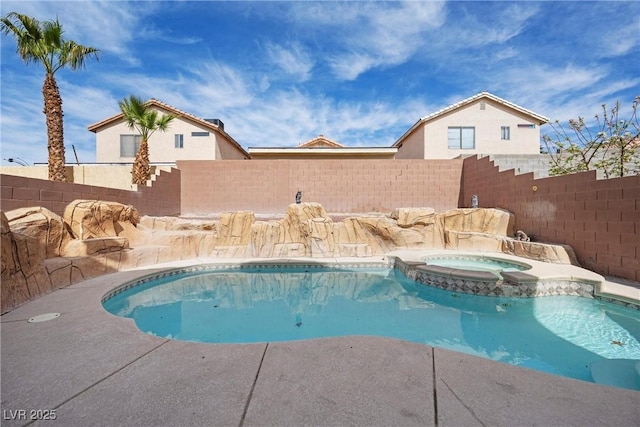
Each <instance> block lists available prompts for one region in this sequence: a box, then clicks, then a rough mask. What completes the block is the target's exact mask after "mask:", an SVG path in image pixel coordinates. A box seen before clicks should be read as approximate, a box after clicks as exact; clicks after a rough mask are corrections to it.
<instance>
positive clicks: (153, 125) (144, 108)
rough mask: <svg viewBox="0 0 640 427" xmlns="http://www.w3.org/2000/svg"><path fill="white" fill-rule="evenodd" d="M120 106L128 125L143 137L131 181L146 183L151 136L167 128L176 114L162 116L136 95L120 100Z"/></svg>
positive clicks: (140, 183)
mask: <svg viewBox="0 0 640 427" xmlns="http://www.w3.org/2000/svg"><path fill="white" fill-rule="evenodd" d="M118 106H119V107H120V110H121V111H122V114H123V115H124V119H125V121H126V122H127V126H129V128H131V129H135V130H137V131H138V132H139V133H140V136H141V137H142V140H141V141H140V148H139V149H138V152H137V153H136V159H135V161H134V162H133V169H132V170H131V182H132V183H134V184H138V185H146V183H147V181H148V180H149V178H150V177H151V169H150V168H149V138H150V137H151V135H152V134H153V133H154V132H155V131H157V130H159V131H161V132H164V131H165V130H167V128H168V127H169V124H171V122H172V121H173V119H175V116H173V115H171V114H164V115H162V116H160V115H159V114H158V111H157V110H152V109H150V108H149V107H148V105H147V104H146V103H145V102H144V101H143V100H142V99H141V98H137V97H136V96H134V95H131V96H129V99H127V98H124V99H122V101H119V102H118Z"/></svg>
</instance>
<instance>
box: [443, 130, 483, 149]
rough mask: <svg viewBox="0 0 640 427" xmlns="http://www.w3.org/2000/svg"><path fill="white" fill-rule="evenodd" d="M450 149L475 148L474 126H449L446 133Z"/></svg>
mask: <svg viewBox="0 0 640 427" xmlns="http://www.w3.org/2000/svg"><path fill="white" fill-rule="evenodd" d="M447 145H448V147H449V149H450V150H467V149H473V148H476V128H474V127H450V128H449V130H448V135H447Z"/></svg>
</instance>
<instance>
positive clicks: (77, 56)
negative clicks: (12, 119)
mask: <svg viewBox="0 0 640 427" xmlns="http://www.w3.org/2000/svg"><path fill="white" fill-rule="evenodd" d="M0 30H1V31H2V32H3V33H4V34H5V35H9V34H12V35H13V36H14V37H15V39H16V42H17V45H18V46H17V52H18V54H19V55H20V58H22V60H23V61H24V62H25V63H26V64H27V65H28V64H29V63H31V62H34V63H41V64H42V65H43V66H44V69H45V71H46V75H45V79H44V85H43V86H42V95H43V96H44V111H43V112H44V114H45V117H46V123H47V147H48V149H49V179H50V180H52V181H66V180H67V178H66V173H65V158H64V133H63V119H62V117H63V114H62V98H61V97H60V90H59V89H58V84H57V83H56V79H55V77H54V74H55V73H56V71H58V70H59V69H61V68H64V67H65V66H67V65H68V66H69V68H71V69H72V70H76V69H78V68H83V67H84V62H85V59H86V58H90V57H94V58H95V59H96V60H98V52H99V51H98V49H95V48H93V47H85V46H82V45H79V44H77V43H76V42H74V41H71V40H64V39H63V38H62V32H63V31H62V25H60V22H58V20H57V19H56V20H55V21H43V22H39V21H38V20H37V19H35V18H31V17H29V16H27V15H22V14H19V13H16V12H11V13H9V14H7V15H6V16H5V17H3V18H2V19H1V20H0Z"/></svg>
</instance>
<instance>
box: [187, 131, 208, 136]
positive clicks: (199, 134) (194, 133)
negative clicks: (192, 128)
mask: <svg viewBox="0 0 640 427" xmlns="http://www.w3.org/2000/svg"><path fill="white" fill-rule="evenodd" d="M191 136H209V132H191Z"/></svg>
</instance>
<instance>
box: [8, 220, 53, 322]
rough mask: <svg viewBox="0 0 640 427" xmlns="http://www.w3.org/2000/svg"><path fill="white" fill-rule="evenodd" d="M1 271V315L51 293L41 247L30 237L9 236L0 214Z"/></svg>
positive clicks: (9, 230)
mask: <svg viewBox="0 0 640 427" xmlns="http://www.w3.org/2000/svg"><path fill="white" fill-rule="evenodd" d="M0 233H1V235H2V237H1V239H2V241H1V245H2V260H1V261H2V272H1V276H0V280H1V286H0V287H1V291H0V301H1V308H2V313H5V312H6V311H8V310H10V309H11V308H13V307H17V306H18V305H20V304H22V303H24V302H26V301H29V300H31V299H33V298H36V297H38V296H40V295H44V294H46V293H48V292H50V291H51V280H50V279H49V275H48V273H47V271H46V269H45V264H44V261H45V251H44V245H42V244H41V242H39V241H38V239H37V238H35V237H32V236H30V235H24V234H19V233H13V232H12V231H11V228H10V227H9V220H8V219H7V216H6V215H5V214H4V212H0Z"/></svg>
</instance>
